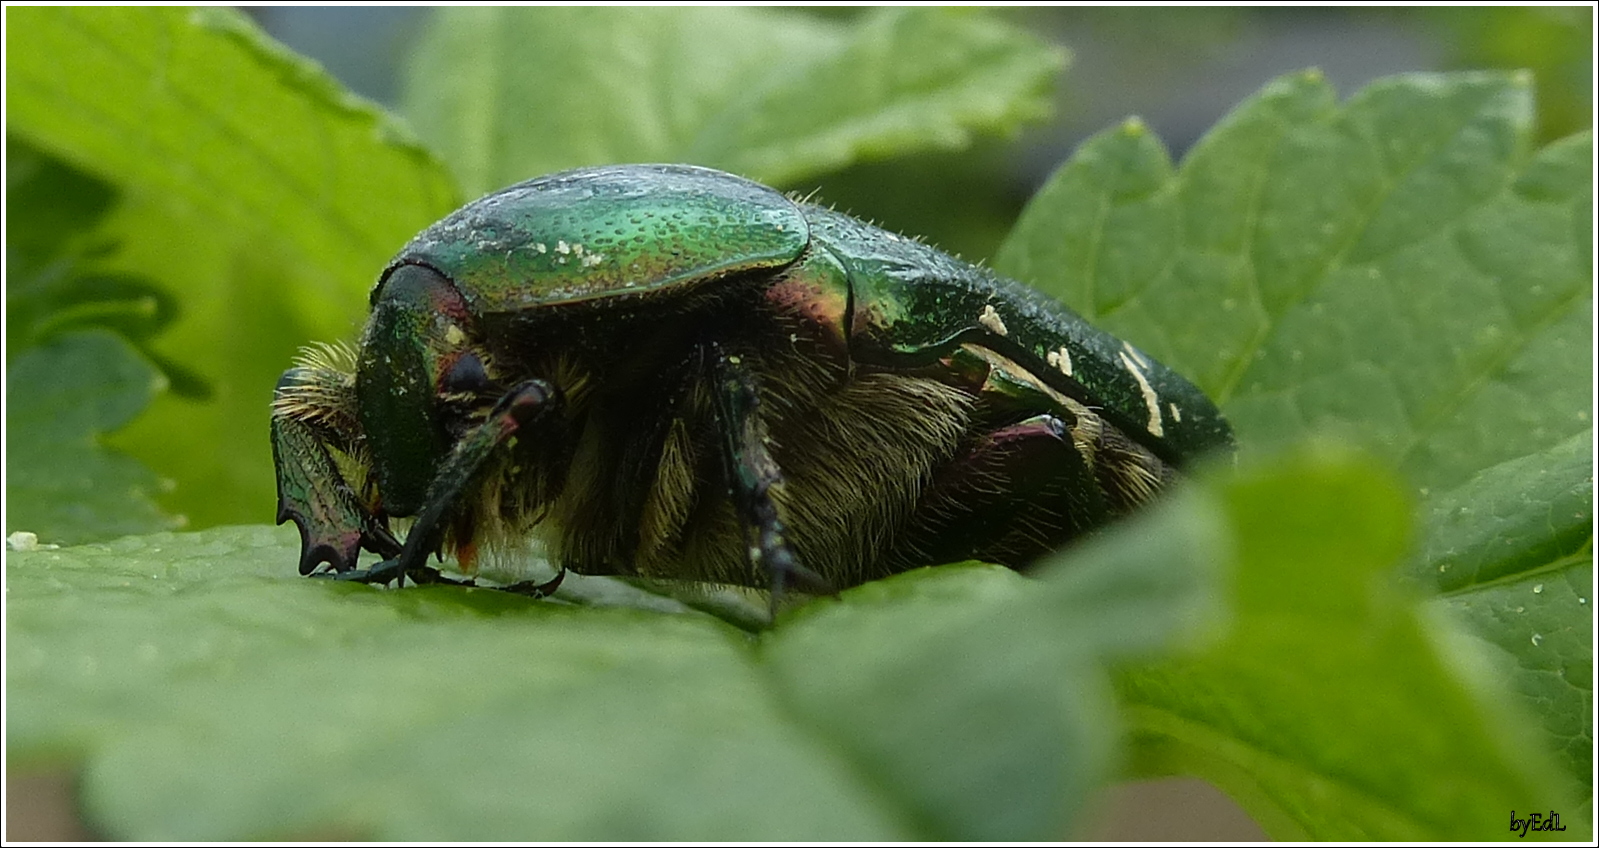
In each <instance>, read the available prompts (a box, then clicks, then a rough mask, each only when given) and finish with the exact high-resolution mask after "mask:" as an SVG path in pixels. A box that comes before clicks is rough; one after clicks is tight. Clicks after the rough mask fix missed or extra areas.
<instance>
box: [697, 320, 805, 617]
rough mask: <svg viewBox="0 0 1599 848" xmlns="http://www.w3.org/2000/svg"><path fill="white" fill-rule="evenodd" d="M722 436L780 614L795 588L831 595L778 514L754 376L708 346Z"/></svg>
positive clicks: (738, 501)
mask: <svg viewBox="0 0 1599 848" xmlns="http://www.w3.org/2000/svg"><path fill="white" fill-rule="evenodd" d="M706 353H707V354H708V355H709V356H710V358H711V362H710V371H711V374H712V375H713V379H714V384H715V392H714V393H715V397H716V417H717V421H718V425H719V429H720V430H721V432H722V441H723V457H724V459H725V460H726V462H725V467H726V469H727V478H728V487H729V489H730V492H729V493H730V494H731V495H732V499H733V505H734V508H735V510H736V511H737V513H738V517H739V524H740V525H741V527H742V528H743V531H744V538H745V543H746V545H747V551H748V554H749V559H750V564H751V565H752V566H754V567H755V569H756V571H757V573H764V574H765V576H766V577H767V579H768V580H769V581H770V588H771V592H772V597H771V611H772V613H773V614H774V615H775V614H776V612H777V608H778V605H779V604H780V603H781V601H782V598H783V595H784V594H785V592H786V591H787V590H788V589H790V588H794V589H800V590H802V591H806V592H812V593H815V594H832V593H833V592H834V589H833V587H832V585H830V584H829V583H828V582H827V580H826V579H824V578H823V577H822V576H821V575H819V574H817V573H816V572H814V571H811V570H810V569H808V568H806V567H805V566H804V565H802V564H801V563H800V560H799V557H797V556H795V554H794V549H793V547H792V546H791V545H790V544H789V542H788V538H787V530H786V528H785V527H784V526H783V521H782V519H781V517H779V515H778V510H777V502H776V501H775V500H774V498H773V490H774V489H778V488H780V487H781V486H783V471H782V468H781V467H779V466H778V464H777V460H775V459H774V458H773V457H772V451H771V448H770V446H769V445H768V440H767V433H766V425H765V422H764V421H763V420H762V419H761V416H760V410H759V406H760V401H759V398H758V396H757V393H756V386H755V376H754V374H753V373H752V372H751V371H750V370H749V369H748V368H747V367H746V366H745V365H744V364H743V362H742V361H741V360H740V358H739V357H737V356H729V355H727V354H726V353H725V352H723V351H722V349H721V347H720V346H719V345H716V344H714V343H710V344H707V345H706Z"/></svg>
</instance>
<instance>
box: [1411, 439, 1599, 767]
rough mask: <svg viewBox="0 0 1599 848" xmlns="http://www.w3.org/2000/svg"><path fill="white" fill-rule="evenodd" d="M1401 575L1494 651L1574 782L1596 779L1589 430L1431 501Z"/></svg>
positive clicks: (1591, 489) (1513, 461)
mask: <svg viewBox="0 0 1599 848" xmlns="http://www.w3.org/2000/svg"><path fill="white" fill-rule="evenodd" d="M1427 513H1428V514H1427V519H1428V520H1427V535H1426V538H1425V540H1424V544H1423V546H1422V553H1421V556H1419V557H1417V558H1416V559H1415V560H1414V561H1413V562H1412V563H1411V566H1410V568H1409V570H1408V572H1407V573H1408V574H1409V576H1410V577H1411V578H1412V579H1414V580H1416V581H1417V582H1418V583H1420V584H1421V585H1424V586H1427V587H1429V588H1431V589H1433V590H1434V591H1436V592H1438V593H1439V595H1440V597H1439V600H1438V601H1437V603H1438V604H1439V605H1440V606H1442V607H1444V608H1446V609H1448V610H1450V611H1451V612H1452V613H1453V614H1455V615H1457V616H1459V618H1460V619H1461V620H1462V621H1463V622H1464V623H1465V624H1466V625H1467V626H1468V627H1469V628H1470V629H1471V631H1472V632H1473V633H1475V634H1477V635H1478V636H1480V637H1481V638H1483V639H1485V640H1486V641H1488V642H1489V643H1490V644H1491V645H1493V646H1494V650H1491V651H1490V654H1491V655H1492V656H1493V658H1494V659H1495V660H1496V661H1497V666H1498V668H1499V669H1500V670H1501V671H1503V672H1504V673H1505V674H1507V675H1508V676H1509V678H1510V679H1511V680H1512V681H1513V683H1514V685H1515V688H1516V691H1517V692H1518V693H1519V694H1520V695H1521V696H1522V697H1523V698H1524V699H1525V701H1526V706H1527V708H1528V709H1529V710H1530V711H1532V712H1533V713H1534V714H1536V715H1537V716H1538V717H1539V718H1540V719H1541V721H1542V724H1543V730H1544V734H1545V736H1546V742H1547V744H1548V745H1549V747H1550V748H1551V749H1553V750H1555V751H1556V752H1557V753H1558V754H1559V756H1560V759H1561V761H1562V762H1563V764H1564V765H1565V766H1566V767H1567V769H1568V771H1569V772H1570V774H1571V775H1572V777H1573V778H1575V779H1576V780H1578V781H1580V782H1582V783H1583V784H1584V785H1585V786H1587V787H1588V788H1589V790H1590V792H1591V790H1592V781H1593V723H1592V717H1593V603H1594V601H1593V588H1594V584H1593V432H1592V431H1588V432H1585V433H1582V434H1580V435H1578V436H1574V437H1572V438H1571V439H1568V440H1566V441H1565V442H1562V443H1561V444H1559V445H1556V446H1555V447H1553V448H1551V449H1549V450H1548V451H1545V452H1543V453H1539V454H1533V455H1531V456H1526V457H1521V458H1519V459H1515V460H1511V461H1509V462H1505V463H1501V464H1499V465H1496V466H1494V467H1493V468H1490V469H1488V470H1486V471H1484V472H1483V473H1481V474H1479V475H1478V476H1477V477H1475V478H1473V479H1472V480H1471V481H1470V482H1468V483H1466V484H1464V485H1462V486H1460V487H1458V488H1456V489H1453V490H1451V491H1449V492H1447V493H1444V494H1442V495H1439V496H1437V497H1435V498H1433V499H1432V501H1431V502H1430V503H1429V504H1428V510H1427Z"/></svg>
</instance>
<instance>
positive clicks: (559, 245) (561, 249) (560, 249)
mask: <svg viewBox="0 0 1599 848" xmlns="http://www.w3.org/2000/svg"><path fill="white" fill-rule="evenodd" d="M555 252H556V253H559V254H561V255H563V256H564V255H566V254H568V253H571V252H572V246H571V245H569V244H567V243H566V242H565V241H557V242H556V243H555Z"/></svg>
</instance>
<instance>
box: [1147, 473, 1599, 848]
mask: <svg viewBox="0 0 1599 848" xmlns="http://www.w3.org/2000/svg"><path fill="white" fill-rule="evenodd" d="M1219 488H1220V493H1221V494H1222V496H1223V498H1224V501H1225V503H1226V509H1227V512H1228V514H1229V519H1230V522H1229V523H1230V524H1231V526H1232V528H1233V532H1234V534H1235V538H1236V540H1237V542H1236V543H1237V545H1238V559H1237V573H1236V578H1235V579H1236V583H1235V587H1234V589H1233V592H1232V608H1233V609H1234V611H1235V616H1236V618H1235V620H1234V622H1233V625H1232V628H1231V630H1230V632H1229V634H1228V637H1227V638H1226V639H1225V640H1224V641H1222V642H1221V643H1219V644H1217V645H1215V646H1214V647H1211V648H1208V649H1206V650H1204V651H1202V652H1199V653H1197V654H1195V655H1193V656H1190V657H1178V658H1173V659H1170V660H1166V661H1161V662H1157V663H1150V664H1145V665H1140V666H1130V667H1128V668H1126V669H1125V670H1124V671H1123V672H1122V673H1121V674H1120V675H1119V677H1118V687H1119V690H1120V692H1121V694H1122V697H1123V699H1124V704H1125V705H1126V715H1127V717H1128V721H1129V723H1130V724H1131V729H1132V731H1133V739H1134V742H1135V756H1134V760H1133V762H1134V771H1135V773H1138V774H1142V775H1158V774H1173V773H1187V774H1195V775H1198V776H1202V777H1205V778H1207V779H1209V780H1211V781H1212V782H1213V783H1215V784H1216V785H1218V786H1220V787H1221V788H1223V789H1224V790H1226V791H1228V792H1229V793H1230V794H1232V795H1233V796H1234V797H1235V798H1237V799H1238V800H1239V801H1240V802H1241V803H1243V804H1244V806H1245V808H1246V809H1249V810H1250V811H1251V813H1253V814H1254V815H1255V816H1256V819H1257V821H1259V822H1260V823H1261V824H1262V825H1263V826H1264V827H1265V828H1266V829H1267V831H1268V833H1271V834H1272V835H1273V836H1274V837H1277V838H1296V839H1326V840H1386V839H1410V840H1491V839H1500V838H1503V834H1504V833H1506V832H1507V831H1506V830H1505V827H1506V820H1505V819H1506V815H1507V813H1508V812H1509V811H1510V810H1519V811H1522V812H1523V813H1525V811H1527V810H1548V809H1550V808H1551V807H1553V808H1554V809H1556V810H1562V809H1563V810H1569V811H1575V805H1573V804H1571V803H1570V801H1571V798H1572V796H1569V795H1567V794H1565V792H1564V791H1563V786H1562V784H1561V783H1560V781H1559V780H1558V778H1557V776H1556V773H1555V772H1554V771H1553V769H1552V768H1546V767H1545V766H1544V764H1543V759H1542V758H1541V757H1540V756H1539V752H1538V750H1537V748H1536V747H1535V746H1534V747H1531V748H1518V747H1516V746H1515V744H1514V741H1515V740H1517V739H1518V738H1519V736H1520V735H1521V734H1519V733H1518V732H1517V728H1518V726H1519V725H1518V719H1517V717H1516V716H1515V715H1514V714H1511V713H1507V712H1505V711H1504V710H1502V709H1501V704H1500V696H1499V695H1498V693H1497V689H1496V688H1495V686H1494V685H1493V682H1492V681H1486V680H1484V679H1482V678H1480V677H1479V676H1477V675H1475V674H1472V673H1469V670H1468V669H1466V668H1463V663H1464V662H1465V659H1466V658H1465V657H1463V656H1462V654H1461V653H1460V652H1459V651H1458V650H1457V645H1456V644H1455V640H1454V637H1453V636H1452V631H1450V630H1449V629H1448V628H1447V627H1445V626H1444V625H1443V623H1442V622H1441V621H1438V620H1436V618H1435V617H1434V616H1430V615H1427V614H1426V613H1425V611H1424V610H1423V609H1422V608H1420V607H1419V606H1418V605H1417V604H1416V603H1415V602H1414V601H1412V600H1411V599H1410V598H1409V597H1408V596H1407V595H1406V594H1405V593H1403V592H1400V591H1397V590H1396V587H1394V586H1393V585H1391V584H1390V582H1389V581H1388V580H1386V579H1384V575H1385V573H1386V572H1387V570H1388V569H1389V568H1391V567H1392V566H1393V565H1394V563H1396V562H1397V561H1398V560H1399V559H1400V558H1401V557H1402V556H1403V555H1404V552H1405V550H1406V547H1407V541H1408V538H1407V536H1408V532H1407V530H1408V521H1407V520H1406V518H1405V516H1406V515H1407V514H1408V509H1407V507H1408V504H1407V503H1406V501H1405V498H1404V497H1403V495H1402V494H1401V491H1400V489H1399V488H1398V486H1397V485H1396V481H1394V480H1393V479H1392V478H1391V477H1390V476H1389V475H1388V474H1387V473H1385V472H1382V471H1379V470H1378V469H1376V468H1375V467H1373V466H1371V465H1369V464H1367V463H1363V462H1358V461H1353V460H1351V459H1350V458H1349V457H1348V456H1347V455H1342V454H1340V453H1328V452H1325V451H1323V452H1312V453H1307V454H1301V455H1297V456H1294V457H1290V458H1288V460H1287V461H1284V462H1281V463H1280V464H1278V465H1276V466H1273V467H1271V468H1267V469H1261V470H1258V471H1255V472H1253V473H1248V474H1244V475H1242V476H1241V477H1240V478H1239V479H1238V480H1236V481H1233V482H1228V483H1223V484H1221V485H1220V487H1219ZM1575 818H1576V816H1573V815H1569V814H1568V817H1567V821H1568V824H1576V825H1577V826H1578V828H1579V830H1578V834H1577V838H1579V839H1580V838H1582V836H1581V833H1583V832H1586V831H1585V830H1583V829H1582V828H1583V825H1582V824H1581V823H1580V822H1574V821H1572V819H1575Z"/></svg>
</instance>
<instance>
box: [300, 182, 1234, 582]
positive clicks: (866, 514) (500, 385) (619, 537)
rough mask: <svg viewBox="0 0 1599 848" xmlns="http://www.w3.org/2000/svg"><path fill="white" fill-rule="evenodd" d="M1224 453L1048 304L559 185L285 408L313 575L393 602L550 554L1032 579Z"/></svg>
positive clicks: (826, 242)
mask: <svg viewBox="0 0 1599 848" xmlns="http://www.w3.org/2000/svg"><path fill="white" fill-rule="evenodd" d="M1231 443H1232V437H1231V433H1230V430H1229V428H1228V425H1227V423H1226V421H1225V420H1223V419H1222V417H1221V415H1220V414H1219V413H1218V412H1217V410H1216V407H1215V406H1214V405H1213V404H1212V403H1211V402H1210V401H1209V399H1207V398H1206V397H1205V396H1204V394H1203V393H1201V392H1200V391H1199V390H1198V389H1197V388H1195V387H1194V386H1193V385H1191V384H1190V383H1188V382H1187V381H1186V380H1184V379H1183V378H1182V377H1179V376H1178V375H1177V374H1175V373H1174V372H1172V371H1171V370H1169V369H1167V368H1166V367H1165V366H1163V365H1161V364H1160V363H1158V362H1155V361H1154V360H1152V359H1150V358H1149V357H1148V356H1146V355H1145V354H1143V353H1141V352H1139V351H1138V350H1137V349H1135V348H1133V347H1132V346H1131V345H1129V344H1127V343H1125V342H1123V341H1121V340H1119V339H1117V338H1115V337H1114V336H1111V335H1109V334H1108V333H1105V332H1103V331H1101V330H1098V329H1096V328H1095V327H1093V326H1091V325H1089V324H1088V323H1086V322H1085V321H1083V320H1082V319H1081V318H1079V317H1078V316H1077V315H1076V314H1075V313H1073V312H1072V311H1071V310H1069V309H1067V308H1066V307H1064V306H1062V305H1060V304H1059V303H1057V302H1055V301H1054V300H1052V299H1050V298H1048V297H1046V296H1044V295H1042V294H1040V293H1038V292H1035V291H1033V290H1032V289H1029V288H1027V287H1026V286H1023V285H1021V284H1020V283H1017V282H1014V281H1011V280H1007V279H1004V278H1002V277H999V276H997V275H995V274H992V273H990V272H988V271H985V270H982V269H979V268H975V267H973V266H971V265H968V264H966V263H963V262H960V261H958V260H956V259H953V258H951V257H949V256H947V255H945V254H943V253H940V252H938V251H937V250H934V249H932V248H930V247H928V246H926V245H924V244H922V243H920V242H917V241H914V240H911V239H907V238H903V237H901V236H897V235H894V234H892V233H889V232H886V231H884V230H881V229H878V228H876V227H872V226H869V225H867V224H865V223H863V222H861V221H858V220H856V219H854V218H851V217H848V216H846V215H843V214H839V213H837V212H833V211H830V210H828V209H824V208H820V207H817V206H812V205H808V204H805V203H800V202H796V201H793V200H790V199H789V198H787V197H785V196H783V195H782V194H779V193H778V192H776V191H774V190H772V189H769V188H766V187H765V186H761V185H759V184H756V183H753V182H750V181H748V180H744V179H741V178H738V177H735V176H732V175H730V174H725V173H721V172H718V171H713V170H708V169H705V168H695V167H687V166H681V165H636V166H617V167H603V168H590V169H584V170H577V171H568V172H565V173H559V174H553V175H550V176H547V177H541V178H539V179H535V180H530V181H528V182H524V183H521V184H518V185H515V186H512V187H510V188H507V189H504V190H502V191H499V192H496V193H494V194H491V195H489V196H487V197H485V198H483V199H481V200H478V201H476V202H474V203H471V204H469V205H467V206H465V207H463V208H462V209H460V210H458V211H456V212H455V213H453V214H451V215H450V216H449V217H447V218H445V219H444V220H442V221H440V222H438V223H437V224H434V225H433V226H432V227H429V228H428V229H427V230H425V231H423V232H422V233H421V234H420V235H418V236H417V237H416V238H415V239H414V240H412V241H411V243H410V244H408V245H406V246H405V248H404V250H402V251H401V252H400V254H399V256H398V257H396V258H395V260H394V261H393V262H392V263H391V264H390V265H389V267H388V268H387V269H385V270H384V272H383V274H382V276H381V277H380V278H379V279H378V283H377V286H376V288H375V289H374V290H373V292H372V315H371V318H370V320H369V322H368V323H367V326H366V330H365V332H364V333H363V335H362V337H361V340H360V344H359V348H358V349H356V350H348V349H343V348H333V347H324V348H320V349H316V350H313V351H311V352H309V353H308V354H307V356H305V357H304V358H303V360H302V362H301V363H300V365H299V366H298V367H296V368H293V369H290V370H289V371H288V372H286V373H285V374H284V375H283V379H282V380H281V381H280V383H279V385H278V389H277V393H276V397H275V400H274V404H273V413H272V445H273V451H274V457H275V460H276V465H277V478H278V520H279V522H280V523H281V522H282V521H286V520H291V519H292V520H293V521H294V522H295V523H296V524H297V525H298V526H299V529H300V532H301V538H302V541H303V548H302V553H301V559H300V571H301V572H302V573H306V574H309V573H312V572H314V571H316V570H318V568H319V567H320V566H327V567H328V568H330V569H331V572H332V573H334V574H335V575H337V576H339V577H341V578H345V579H355V580H362V581H366V582H383V583H386V582H390V581H394V580H399V581H400V582H401V583H403V582H404V580H405V579H406V578H410V579H412V580H413V581H424V582H425V581H430V580H436V579H439V574H438V572H437V571H435V570H434V569H433V568H432V567H431V566H429V565H428V562H427V560H428V557H429V556H430V555H432V554H434V553H436V552H439V551H441V550H443V551H453V552H454V553H455V554H456V556H457V559H458V561H459V563H460V565H461V567H462V569H463V570H464V571H466V572H468V573H471V572H472V570H473V568H474V563H475V561H476V557H477V552H478V550H479V549H480V547H483V546H493V545H499V544H504V543H507V542H511V541H519V540H522V539H525V538H526V537H528V536H529V535H531V534H539V535H540V536H542V538H543V539H544V541H545V544H546V546H547V548H548V550H549V551H550V553H551V555H552V557H553V561H554V562H555V563H556V564H558V565H559V566H561V567H562V568H563V569H570V570H572V571H575V572H578V573H580V574H613V575H641V576H646V577H658V578H674V579H685V580H697V581H711V582H718V583H730V584H737V585H743V586H752V587H757V588H769V589H772V590H773V591H774V592H776V593H781V592H782V591H783V590H784V589H785V588H788V587H795V588H800V589H805V590H811V591H816V590H826V589H829V588H843V587H846V586H851V585H854V584H857V583H861V582H864V581H867V580H871V579H874V578H877V577H881V576H885V575H888V574H893V573H895V572H899V571H903V570H906V569H909V568H913V567H916V566H921V565H931V564H937V563H942V562H950V561H956V560H964V559H979V560H986V561H989V562H997V563H1003V564H1006V565H1011V566H1014V567H1021V566H1023V565H1025V564H1027V563H1028V562H1029V561H1031V560H1032V559H1033V558H1035V557H1037V556H1038V555H1040V554H1042V553H1044V552H1046V551H1048V550H1050V549H1052V548H1054V547H1056V546H1058V545H1060V544H1061V543H1062V542H1064V541H1066V540H1068V539H1070V538H1072V537H1074V536H1077V535H1080V534H1082V533H1084V532H1086V531H1089V530H1092V529H1093V528H1096V527H1098V526H1100V525H1102V524H1104V523H1105V522H1106V521H1108V520H1110V519H1112V518H1115V517H1116V516H1119V515H1121V514H1124V513H1126V512H1128V511H1129V510H1132V509H1135V508H1136V507H1138V506H1139V505H1141V504H1143V503H1144V502H1145V501H1147V500H1149V498H1150V497H1152V496H1153V495H1154V494H1155V493H1156V492H1158V491H1159V490H1160V489H1161V488H1162V487H1163V486H1164V485H1166V484H1167V483H1168V482H1169V481H1170V480H1172V479H1173V477H1174V475H1175V474H1176V469H1179V468H1181V467H1182V466H1183V465H1184V464H1185V463H1186V462H1188V461H1189V460H1190V459H1192V458H1193V457H1195V456H1198V455H1200V454H1202V453H1205V452H1208V451H1216V450H1227V449H1229V448H1230V447H1231ZM408 516H411V517H415V521H414V523H413V524H412V527H411V529H410V531H409V533H408V535H407V536H406V538H405V539H404V541H403V542H402V541H400V540H399V539H397V538H396V537H395V536H394V535H393V534H392V533H391V532H390V529H389V520H390V519H391V518H398V517H408ZM362 548H366V549H368V550H370V551H373V552H375V553H377V554H378V555H379V556H380V557H381V561H380V562H378V563H377V564H376V565H373V566H372V567H371V568H368V569H361V568H358V567H357V565H358V563H357V557H358V555H359V553H360V550H361V549H362ZM563 573H564V572H563ZM520 588H522V589H531V590H535V591H537V590H548V589H549V588H550V587H549V586H547V585H546V586H542V587H538V586H522V587H520Z"/></svg>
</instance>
